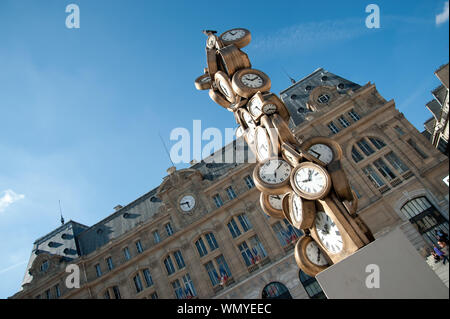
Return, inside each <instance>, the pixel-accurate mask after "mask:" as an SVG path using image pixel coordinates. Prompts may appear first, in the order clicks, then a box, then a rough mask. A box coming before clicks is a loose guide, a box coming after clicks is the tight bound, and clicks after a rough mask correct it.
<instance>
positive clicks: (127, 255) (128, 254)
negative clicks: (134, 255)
mask: <svg viewBox="0 0 450 319" xmlns="http://www.w3.org/2000/svg"><path fill="white" fill-rule="evenodd" d="M123 255H124V256H125V260H130V259H131V255H130V250H129V249H128V247H125V248H124V249H123Z"/></svg>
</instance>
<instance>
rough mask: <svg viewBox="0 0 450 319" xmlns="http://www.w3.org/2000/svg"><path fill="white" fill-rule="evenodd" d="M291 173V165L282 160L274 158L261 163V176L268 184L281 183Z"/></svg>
mask: <svg viewBox="0 0 450 319" xmlns="http://www.w3.org/2000/svg"><path fill="white" fill-rule="evenodd" d="M290 174H291V166H290V165H289V164H288V163H287V162H285V161H283V160H281V159H273V160H269V161H267V162H265V163H264V164H263V165H261V167H260V169H259V176H260V177H261V179H262V180H263V181H264V182H266V183H267V184H272V185H274V184H281V183H283V182H284V181H286V180H287V179H289V176H290Z"/></svg>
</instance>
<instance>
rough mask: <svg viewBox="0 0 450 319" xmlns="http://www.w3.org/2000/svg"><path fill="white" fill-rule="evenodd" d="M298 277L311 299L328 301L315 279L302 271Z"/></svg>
mask: <svg viewBox="0 0 450 319" xmlns="http://www.w3.org/2000/svg"><path fill="white" fill-rule="evenodd" d="M298 277H299V279H300V282H301V283H302V285H303V287H304V288H305V290H306V293H307V294H308V296H309V298H311V299H326V298H327V297H326V296H325V294H324V292H323V291H322V288H321V287H320V285H319V283H318V282H317V280H316V279H315V278H314V277H311V276H308V275H307V274H305V273H304V272H303V271H302V270H301V269H300V270H299V272H298Z"/></svg>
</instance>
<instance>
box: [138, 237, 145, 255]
mask: <svg viewBox="0 0 450 319" xmlns="http://www.w3.org/2000/svg"><path fill="white" fill-rule="evenodd" d="M136 250H137V252H138V254H140V253H142V252H143V251H144V248H143V247H142V243H141V241H140V240H138V241H137V242H136Z"/></svg>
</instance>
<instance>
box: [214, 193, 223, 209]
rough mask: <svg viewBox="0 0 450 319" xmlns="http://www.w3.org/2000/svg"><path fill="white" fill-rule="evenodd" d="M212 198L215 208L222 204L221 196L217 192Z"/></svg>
mask: <svg viewBox="0 0 450 319" xmlns="http://www.w3.org/2000/svg"><path fill="white" fill-rule="evenodd" d="M213 200H214V203H215V204H216V207H217V208H219V207H221V206H222V205H223V201H222V198H220V195H219V194H216V195H214V196H213Z"/></svg>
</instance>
